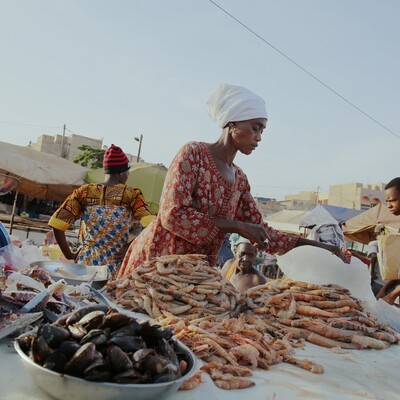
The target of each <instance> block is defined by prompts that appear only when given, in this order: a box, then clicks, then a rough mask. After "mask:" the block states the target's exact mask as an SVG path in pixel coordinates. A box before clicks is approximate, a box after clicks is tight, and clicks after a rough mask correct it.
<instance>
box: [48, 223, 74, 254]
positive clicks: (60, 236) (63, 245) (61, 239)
mask: <svg viewBox="0 0 400 400" xmlns="http://www.w3.org/2000/svg"><path fill="white" fill-rule="evenodd" d="M53 232H54V236H55V238H56V240H57V243H58V245H59V246H60V249H61V251H62V253H63V254H64V257H65V258H66V259H67V260H74V261H75V260H76V258H77V256H78V252H76V253H73V252H72V251H71V248H70V247H69V245H68V242H67V238H66V236H65V232H64V231H60V230H59V229H56V228H53Z"/></svg>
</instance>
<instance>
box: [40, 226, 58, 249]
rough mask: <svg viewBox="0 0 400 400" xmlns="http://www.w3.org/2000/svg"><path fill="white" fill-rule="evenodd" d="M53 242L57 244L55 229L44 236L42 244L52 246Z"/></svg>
mask: <svg viewBox="0 0 400 400" xmlns="http://www.w3.org/2000/svg"><path fill="white" fill-rule="evenodd" d="M52 244H57V240H56V237H55V236H54V231H52V230H51V231H48V232H47V233H46V235H45V236H44V238H43V243H42V246H50V245H52Z"/></svg>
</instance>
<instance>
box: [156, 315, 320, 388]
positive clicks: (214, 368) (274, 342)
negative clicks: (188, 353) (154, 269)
mask: <svg viewBox="0 0 400 400" xmlns="http://www.w3.org/2000/svg"><path fill="white" fill-rule="evenodd" d="M156 322H157V323H158V324H160V325H162V326H166V327H169V328H172V329H173V331H174V337H175V338H176V339H179V340H181V341H182V342H183V343H185V344H186V345H187V346H188V347H190V348H191V349H192V350H193V352H194V353H195V354H196V356H197V357H199V358H201V359H202V360H203V361H204V362H205V364H204V365H203V366H202V367H201V368H200V370H201V371H204V372H206V373H208V374H209V375H210V377H211V379H212V380H213V381H214V383H215V384H216V385H217V386H218V387H219V388H221V389H226V390H230V389H244V388H248V387H251V386H254V384H255V383H254V382H253V381H251V380H249V379H246V377H248V376H251V375H252V371H253V370H254V369H255V368H261V369H265V370H266V369H268V368H269V366H270V365H273V364H277V363H280V362H287V363H291V364H294V365H297V366H299V367H301V368H304V369H306V370H308V371H310V372H313V373H317V374H320V373H322V372H323V367H322V366H321V365H319V364H316V363H314V362H313V361H310V360H307V359H303V360H301V359H297V358H295V357H294V352H295V347H303V345H304V341H303V340H299V341H296V342H294V341H293V340H289V339H288V337H287V336H284V335H282V334H280V333H278V335H274V334H273V330H274V327H273V326H272V325H269V324H268V323H267V322H265V321H264V320H263V319H262V318H260V317H258V316H254V315H244V314H241V315H240V316H239V317H237V318H227V317H225V318H221V317H216V316H212V315H209V316H207V317H202V318H197V319H192V320H189V319H188V318H182V317H179V316H175V315H172V314H170V313H167V312H163V315H162V316H160V317H158V318H157V319H156ZM268 331H269V332H271V334H270V333H268ZM199 383H201V378H199V376H195V377H194V379H192V380H189V382H186V383H185V384H184V385H183V388H182V389H193V388H194V387H196V386H197V385H198V384H199Z"/></svg>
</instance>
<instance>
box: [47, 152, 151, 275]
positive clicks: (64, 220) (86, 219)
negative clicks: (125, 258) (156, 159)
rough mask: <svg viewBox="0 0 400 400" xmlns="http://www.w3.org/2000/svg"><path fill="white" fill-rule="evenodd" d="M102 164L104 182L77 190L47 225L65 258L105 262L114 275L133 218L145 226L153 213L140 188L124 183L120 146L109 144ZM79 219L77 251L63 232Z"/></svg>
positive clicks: (126, 167)
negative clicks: (70, 245)
mask: <svg viewBox="0 0 400 400" xmlns="http://www.w3.org/2000/svg"><path fill="white" fill-rule="evenodd" d="M103 166H104V171H105V173H106V177H107V179H106V181H105V182H104V183H101V184H100V183H99V184H97V183H92V184H88V185H83V186H81V187H80V188H78V189H76V190H75V191H74V192H73V193H72V194H71V195H70V196H69V197H68V198H67V199H66V200H65V201H64V203H63V204H62V205H61V206H60V208H59V209H58V210H57V211H56V212H55V213H54V215H53V216H52V217H51V219H50V221H49V226H50V227H52V228H53V231H54V235H55V237H56V240H57V243H58V244H59V246H60V248H61V250H62V252H63V254H64V256H65V257H66V258H67V259H70V260H75V261H76V262H78V263H80V264H82V265H107V266H108V268H109V271H110V272H111V273H114V274H115V273H116V270H117V268H118V267H119V265H120V263H121V257H118V255H119V254H121V253H123V252H124V249H125V251H126V248H127V244H128V238H129V230H130V228H131V227H132V224H133V222H134V220H138V221H139V220H140V222H141V224H142V225H143V226H147V224H148V223H149V222H150V221H151V220H153V219H154V215H153V214H152V213H151V211H150V210H149V208H148V206H147V204H146V202H145V199H144V197H143V195H142V193H141V191H140V190H139V189H134V188H131V187H129V186H126V185H125V183H126V181H127V179H128V175H129V160H128V158H127V157H126V155H125V154H124V153H123V151H122V150H121V149H120V148H119V147H117V146H114V145H112V146H111V147H110V148H109V149H108V150H107V151H106V153H105V154H104V160H103ZM79 218H80V219H81V223H80V229H79V238H78V245H77V252H73V251H72V250H71V248H70V247H69V245H68V243H67V240H66V237H65V231H66V230H67V229H68V227H69V226H70V225H71V224H73V223H74V222H75V221H76V220H78V219H79Z"/></svg>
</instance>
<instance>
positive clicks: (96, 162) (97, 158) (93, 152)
mask: <svg viewBox="0 0 400 400" xmlns="http://www.w3.org/2000/svg"><path fill="white" fill-rule="evenodd" d="M78 150H81V151H82V154H78V155H77V156H76V157H75V158H74V163H76V164H80V165H82V167H89V168H91V169H97V168H101V167H102V166H103V157H104V153H105V150H103V149H93V148H92V147H90V146H88V145H86V144H82V145H81V146H78Z"/></svg>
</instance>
